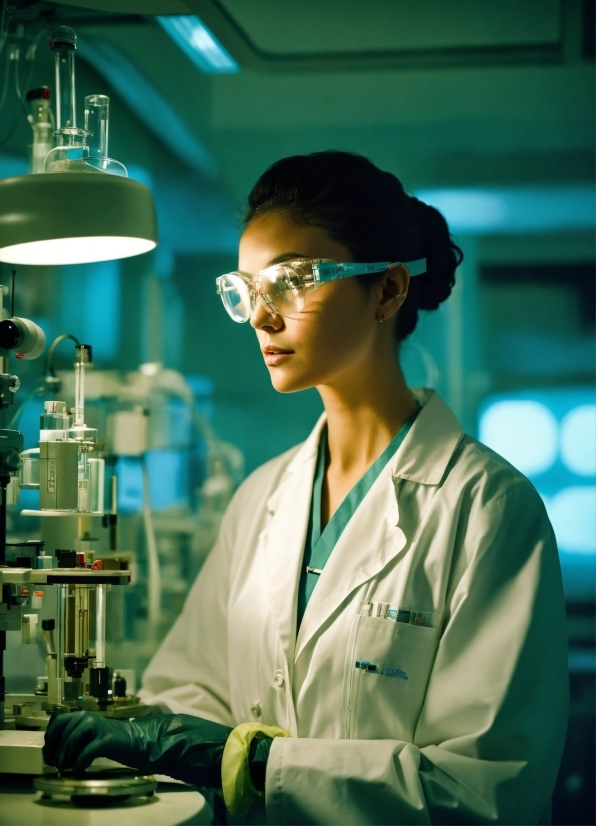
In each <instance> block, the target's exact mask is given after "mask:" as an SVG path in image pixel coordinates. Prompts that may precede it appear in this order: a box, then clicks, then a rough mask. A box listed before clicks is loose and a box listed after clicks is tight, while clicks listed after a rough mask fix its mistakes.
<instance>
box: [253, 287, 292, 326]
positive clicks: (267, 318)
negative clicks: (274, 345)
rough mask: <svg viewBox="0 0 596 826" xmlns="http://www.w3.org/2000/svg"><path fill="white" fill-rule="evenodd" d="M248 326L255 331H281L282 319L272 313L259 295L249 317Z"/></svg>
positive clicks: (277, 314)
mask: <svg viewBox="0 0 596 826" xmlns="http://www.w3.org/2000/svg"><path fill="white" fill-rule="evenodd" d="M250 326H251V327H253V328H254V329H255V330H264V329H265V328H269V329H270V330H281V329H282V328H283V326H284V320H283V317H282V316H280V315H279V313H272V312H271V310H270V309H269V307H268V306H267V304H266V301H265V299H264V298H263V296H262V295H261V294H257V296H256V301H255V308H254V310H253V311H252V315H251V317H250Z"/></svg>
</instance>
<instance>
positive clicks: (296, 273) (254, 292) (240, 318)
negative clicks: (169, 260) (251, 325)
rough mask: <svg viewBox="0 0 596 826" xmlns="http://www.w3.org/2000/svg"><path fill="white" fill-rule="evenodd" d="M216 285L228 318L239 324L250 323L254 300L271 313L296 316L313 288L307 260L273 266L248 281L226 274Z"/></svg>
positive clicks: (234, 274) (311, 273)
mask: <svg viewBox="0 0 596 826" xmlns="http://www.w3.org/2000/svg"><path fill="white" fill-rule="evenodd" d="M217 283H218V287H219V292H220V295H221V298H222V301H223V304H224V307H225V308H226V311H227V313H228V315H229V316H230V318H232V319H233V320H234V321H237V322H239V323H242V322H244V321H249V320H250V317H251V314H252V310H253V305H254V301H255V299H256V297H260V299H261V301H262V302H263V304H264V305H265V306H266V307H267V309H268V310H269V312H271V313H274V314H275V313H277V314H279V315H283V316H291V315H296V314H297V313H299V312H300V311H301V310H303V309H304V305H305V302H306V295H307V293H308V292H309V291H310V290H312V289H314V288H315V286H316V283H315V281H314V278H313V269H312V261H311V260H310V259H303V260H297V261H288V262H287V263H285V264H276V265H275V266H273V267H268V268H267V269H266V270H262V271H261V272H260V273H258V275H257V276H255V278H254V280H251V281H249V278H248V276H244V275H242V274H240V273H235V272H232V273H228V274H227V275H222V276H221V277H220V278H219V279H218V282H217ZM253 284H254V287H253ZM251 299H252V300H251Z"/></svg>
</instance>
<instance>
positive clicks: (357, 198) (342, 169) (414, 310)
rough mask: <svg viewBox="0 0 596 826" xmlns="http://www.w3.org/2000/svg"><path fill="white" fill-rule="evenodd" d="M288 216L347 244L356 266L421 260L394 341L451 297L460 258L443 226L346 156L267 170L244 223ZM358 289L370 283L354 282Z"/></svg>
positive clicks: (369, 167) (398, 188)
mask: <svg viewBox="0 0 596 826" xmlns="http://www.w3.org/2000/svg"><path fill="white" fill-rule="evenodd" d="M272 211H282V212H288V213H289V214H290V215H291V217H292V218H293V219H294V220H296V221H299V222H301V223H305V224H311V225H312V226H317V227H321V229H324V230H326V232H328V233H329V235H330V236H331V237H332V238H334V239H335V240H337V241H341V242H342V243H343V244H345V245H346V246H347V247H348V249H349V250H350V252H351V253H352V256H353V260H354V261H358V262H373V261H415V260H416V259H418V258H426V273H424V274H423V275H419V276H416V277H415V278H412V280H411V282H410V288H409V291H408V297H407V299H406V300H405V302H404V303H403V305H402V307H401V309H400V311H399V322H398V324H397V326H396V335H397V339H398V341H402V340H403V339H404V338H406V336H409V335H410V333H412V332H413V331H414V329H415V327H416V324H417V322H418V311H419V310H436V309H437V308H438V306H439V304H440V303H441V302H442V301H445V299H446V298H448V297H449V295H450V293H451V290H452V289H453V286H454V284H455V270H456V268H457V267H458V265H459V264H460V263H461V262H462V260H463V252H462V251H461V249H460V248H459V247H458V246H457V245H456V244H455V243H454V242H453V239H452V238H451V236H450V234H449V228H448V226H447V222H446V221H445V218H444V217H443V216H442V215H441V213H440V212H438V211H437V210H436V209H434V207H431V206H429V205H428V204H425V203H424V202H423V201H419V200H418V199H417V198H414V197H413V196H412V195H408V194H407V192H405V190H404V188H403V186H402V184H401V182H400V181H399V180H398V179H397V178H396V177H395V175H392V174H391V173H390V172H383V171H382V170H381V169H379V168H378V167H377V166H375V165H374V164H373V163H371V161H369V160H367V159H366V158H364V157H362V156H361V155H355V154H352V153H351V152H337V151H327V152H314V153H312V154H311V155H294V156H293V157H290V158H283V159H282V160H281V161H277V163H274V164H273V166H270V167H269V169H267V171H266V172H264V173H263V175H261V177H260V178H259V180H258V181H257V182H256V184H255V185H254V187H253V188H252V191H251V193H250V195H249V196H248V207H247V210H246V213H245V215H244V223H245V224H248V223H249V222H250V221H252V219H253V218H254V217H255V216H257V215H260V214H262V213H264V212H272ZM359 278H360V280H361V281H362V283H363V284H365V285H367V284H370V283H371V280H374V279H375V277H374V276H369V275H367V276H359Z"/></svg>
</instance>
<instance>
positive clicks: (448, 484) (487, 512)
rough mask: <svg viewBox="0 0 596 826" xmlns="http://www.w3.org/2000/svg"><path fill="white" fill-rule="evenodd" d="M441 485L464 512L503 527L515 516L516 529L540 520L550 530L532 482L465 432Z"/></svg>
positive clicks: (510, 522)
mask: <svg viewBox="0 0 596 826" xmlns="http://www.w3.org/2000/svg"><path fill="white" fill-rule="evenodd" d="M444 487H445V488H446V490H449V492H450V498H451V496H455V498H456V499H458V500H459V501H460V502H461V504H462V506H463V508H464V512H467V513H469V515H470V517H471V518H474V516H477V517H479V516H480V515H482V517H483V518H484V519H486V520H488V521H489V522H501V523H502V526H503V527H504V526H505V525H506V524H507V523H509V524H510V525H511V524H513V523H514V522H515V520H516V519H519V520H520V524H519V529H520V530H521V529H522V524H521V523H523V524H524V525H525V526H528V525H530V524H534V525H535V526H537V524H540V525H541V526H542V528H543V529H545V528H547V529H548V530H549V531H550V523H549V520H548V516H547V514H546V508H545V506H544V502H543V501H542V498H541V496H540V494H539V493H538V491H537V490H536V488H535V487H534V485H533V484H532V483H531V482H530V480H529V479H528V478H527V477H526V476H524V474H523V473H521V472H520V471H519V470H518V469H517V468H515V467H514V466H513V465H512V464H510V463H509V462H508V461H507V460H506V459H504V458H503V457H502V456H500V455H499V454H498V453H495V451H494V450H491V449H490V448H489V447H487V446H486V445H484V444H482V442H479V441H478V440H477V439H473V438H472V437H471V436H467V435H464V436H463V437H462V439H461V441H460V443H459V445H458V447H457V448H456V450H455V452H454V454H453V456H452V460H451V463H450V468H449V471H448V473H447V474H446V477H445V480H444Z"/></svg>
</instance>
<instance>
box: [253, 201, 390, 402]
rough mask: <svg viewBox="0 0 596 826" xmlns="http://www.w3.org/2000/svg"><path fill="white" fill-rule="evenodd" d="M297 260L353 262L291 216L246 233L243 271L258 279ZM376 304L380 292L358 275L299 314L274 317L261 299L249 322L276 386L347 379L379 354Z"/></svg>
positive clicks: (267, 217) (262, 222) (321, 292)
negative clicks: (271, 268)
mask: <svg viewBox="0 0 596 826" xmlns="http://www.w3.org/2000/svg"><path fill="white" fill-rule="evenodd" d="M296 258H327V259H331V260H333V261H337V262H349V261H352V260H353V259H352V256H351V253H350V251H349V249H348V248H347V247H346V246H345V245H344V244H342V243H340V242H339V241H335V240H333V239H332V238H331V237H330V236H329V235H328V234H327V233H326V232H325V231H324V230H323V229H320V228H318V227H313V226H307V225H303V224H298V223H295V222H294V221H293V220H292V219H291V217H290V216H289V215H288V214H287V213H283V212H268V213H264V214H263V215H259V216H257V217H256V218H254V219H253V220H252V221H251V222H250V224H249V225H248V226H247V228H246V229H245V231H244V233H243V235H242V238H241V240H240V250H239V267H238V269H239V270H240V271H241V272H245V273H250V274H251V275H255V274H256V273H258V272H259V271H260V270H264V269H265V268H266V267H269V266H271V265H273V264H278V263H282V262H283V261H284V260H291V259H296ZM377 307H378V297H377V296H376V290H374V289H373V290H371V291H370V293H368V292H367V291H366V290H364V289H363V287H362V285H361V284H360V283H359V282H358V280H357V279H356V278H344V279H341V280H339V281H335V282H329V283H326V284H323V285H321V286H320V287H318V288H317V289H315V290H313V291H312V292H311V293H308V294H307V297H306V303H305V306H304V309H303V310H302V311H300V312H299V313H298V314H296V315H293V316H282V315H278V314H275V315H274V314H273V313H271V312H270V310H268V309H267V307H266V306H265V305H264V303H263V302H262V301H261V300H258V301H257V304H256V307H255V310H254V312H253V315H252V318H251V322H250V323H251V325H252V326H253V327H254V329H255V330H256V333H257V338H258V340H259V345H260V347H261V352H262V353H263V358H264V360H265V364H266V365H267V367H268V369H269V374H270V376H271V381H272V383H273V386H274V387H275V389H276V390H278V391H279V392H281V393H292V392H295V391H297V390H304V389H306V388H308V387H317V386H322V385H329V386H333V385H339V384H340V383H342V382H343V381H346V380H348V381H349V380H350V377H351V376H353V375H354V371H356V370H358V367H359V365H361V364H362V363H363V362H364V361H366V360H367V359H369V358H371V357H374V349H375V346H376V345H377V339H378V332H379V331H378V328H379V326H380V325H378V324H377V323H376V312H377Z"/></svg>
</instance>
